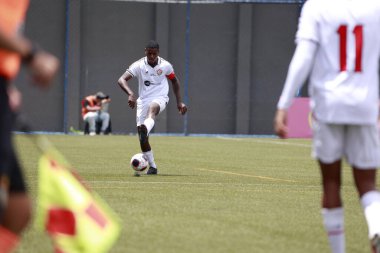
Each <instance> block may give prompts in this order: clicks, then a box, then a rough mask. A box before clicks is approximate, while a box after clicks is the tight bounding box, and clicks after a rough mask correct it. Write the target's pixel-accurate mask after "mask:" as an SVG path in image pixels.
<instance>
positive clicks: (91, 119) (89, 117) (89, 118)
mask: <svg viewBox="0 0 380 253" xmlns="http://www.w3.org/2000/svg"><path fill="white" fill-rule="evenodd" d="M97 117H98V113H97V112H88V113H86V114H85V115H84V117H83V120H84V121H86V122H88V124H89V130H90V135H91V136H93V135H95V134H96V133H95V130H96V125H95V124H96V118H97Z"/></svg>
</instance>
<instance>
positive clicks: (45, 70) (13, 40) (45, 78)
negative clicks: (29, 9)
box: [0, 30, 59, 87]
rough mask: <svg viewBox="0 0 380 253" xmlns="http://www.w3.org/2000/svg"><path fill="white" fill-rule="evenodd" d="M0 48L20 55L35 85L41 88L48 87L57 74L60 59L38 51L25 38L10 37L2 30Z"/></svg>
mask: <svg viewBox="0 0 380 253" xmlns="http://www.w3.org/2000/svg"><path fill="white" fill-rule="evenodd" d="M0 48H3V49H5V50H9V51H12V52H15V53H18V54H19V55H20V56H21V58H22V59H23V62H24V63H25V64H26V65H27V66H28V68H29V70H30V72H31V75H32V77H33V80H34V81H35V83H36V84H37V85H39V86H41V87H46V86H48V85H49V84H50V83H51V81H52V80H53V78H54V76H55V74H56V73H57V70H58V67H59V61H58V59H57V58H56V57H55V56H53V55H51V54H48V53H46V52H44V51H42V50H36V48H35V47H34V46H33V44H32V43H31V42H30V41H29V40H28V39H26V38H25V37H20V36H13V37H9V36H7V35H6V34H5V33H4V32H2V30H0Z"/></svg>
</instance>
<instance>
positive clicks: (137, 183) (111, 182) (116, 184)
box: [85, 180, 321, 189]
mask: <svg viewBox="0 0 380 253" xmlns="http://www.w3.org/2000/svg"><path fill="white" fill-rule="evenodd" d="M85 182H86V183H87V184H89V185H91V186H90V187H91V188H119V187H120V185H144V184H150V185H205V186H223V187H225V186H229V187H246V186H254V187H258V186H264V187H266V186H268V185H266V184H260V183H257V184H251V183H248V184H245V183H206V182H205V183H201V182H176V181H172V182H165V181H156V182H154V181H149V182H137V181H135V182H131V181H119V180H106V181H99V180H89V181H85ZM94 184H95V185H96V184H105V186H95V185H94ZM107 184H111V185H112V186H108V185H107ZM118 184H119V185H118ZM294 187H297V188H299V186H298V185H281V186H280V187H278V188H279V189H280V188H281V189H283V188H294ZM320 187H321V186H319V185H304V186H302V187H301V188H317V189H319V188H320Z"/></svg>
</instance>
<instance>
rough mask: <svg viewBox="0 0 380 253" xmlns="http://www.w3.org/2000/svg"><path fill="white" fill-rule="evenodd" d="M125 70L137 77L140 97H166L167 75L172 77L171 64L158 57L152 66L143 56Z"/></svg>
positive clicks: (167, 88)
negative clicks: (156, 62) (155, 63)
mask: <svg viewBox="0 0 380 253" xmlns="http://www.w3.org/2000/svg"><path fill="white" fill-rule="evenodd" d="M127 71H128V73H130V74H131V75H132V76H133V77H137V78H138V82H139V98H140V99H146V98H159V97H168V93H169V84H168V77H169V78H171V77H174V69H173V66H172V65H171V64H170V63H169V62H168V61H166V60H164V59H162V58H161V57H158V64H157V65H156V66H155V67H154V68H152V67H151V66H150V65H149V64H148V61H147V58H146V57H144V58H141V59H140V60H138V61H136V62H134V63H133V64H132V65H131V66H129V68H128V69H127Z"/></svg>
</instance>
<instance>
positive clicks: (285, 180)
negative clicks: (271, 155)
mask: <svg viewBox="0 0 380 253" xmlns="http://www.w3.org/2000/svg"><path fill="white" fill-rule="evenodd" d="M198 170H203V171H209V172H216V173H220V174H227V175H234V176H242V177H253V178H258V179H263V180H270V181H282V182H289V183H296V182H297V181H295V180H290V179H282V178H274V177H265V176H256V175H251V174H241V173H235V172H231V171H223V170H210V169H204V168H198Z"/></svg>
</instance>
